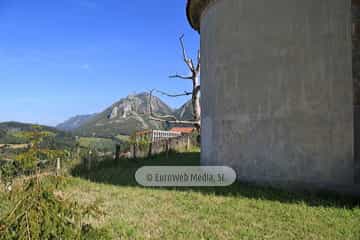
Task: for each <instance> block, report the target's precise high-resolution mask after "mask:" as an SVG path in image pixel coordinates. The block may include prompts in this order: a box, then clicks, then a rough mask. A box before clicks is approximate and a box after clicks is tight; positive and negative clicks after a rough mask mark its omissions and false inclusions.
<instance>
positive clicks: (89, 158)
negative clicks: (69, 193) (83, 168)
mask: <svg viewBox="0 0 360 240" xmlns="http://www.w3.org/2000/svg"><path fill="white" fill-rule="evenodd" d="M91 161H92V151H91V150H90V151H89V157H88V162H87V169H88V170H90V169H91Z"/></svg>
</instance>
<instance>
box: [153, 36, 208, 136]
mask: <svg viewBox="0 0 360 240" xmlns="http://www.w3.org/2000/svg"><path fill="white" fill-rule="evenodd" d="M180 46H181V50H182V57H183V60H184V62H185V64H186V65H187V67H188V68H189V69H190V72H191V75H190V76H182V75H179V74H175V75H172V76H169V77H170V78H180V79H188V80H191V81H192V92H186V91H185V92H184V93H182V94H168V93H165V92H161V91H157V92H159V93H161V94H162V95H166V96H169V97H180V96H189V95H192V98H191V102H192V107H193V120H191V121H183V120H178V119H176V117H175V116H171V115H166V116H156V115H155V114H154V113H153V111H152V106H151V105H152V104H151V103H152V93H153V91H154V90H152V91H151V92H150V119H152V120H155V121H161V122H167V123H174V124H191V125H193V126H195V127H196V128H197V129H198V130H200V119H201V106H200V57H201V56H200V50H199V51H198V53H197V63H196V67H195V66H194V62H193V60H192V59H191V58H190V57H188V55H187V53H186V50H185V44H184V34H183V35H181V37H180Z"/></svg>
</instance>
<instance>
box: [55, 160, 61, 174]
mask: <svg viewBox="0 0 360 240" xmlns="http://www.w3.org/2000/svg"><path fill="white" fill-rule="evenodd" d="M60 172H61V163H60V158H57V159H56V175H57V176H59V175H60Z"/></svg>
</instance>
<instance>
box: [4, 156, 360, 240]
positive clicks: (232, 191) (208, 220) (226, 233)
mask: <svg viewBox="0 0 360 240" xmlns="http://www.w3.org/2000/svg"><path fill="white" fill-rule="evenodd" d="M198 164H199V152H197V151H196V152H192V153H181V154H177V153H171V154H170V155H169V157H168V158H166V156H165V155H162V156H156V157H153V158H151V159H138V160H121V161H119V162H114V161H112V160H109V161H104V162H101V163H99V164H98V165H97V166H96V168H94V169H93V170H91V171H90V172H87V171H85V170H84V169H83V168H82V167H81V166H78V167H77V168H75V169H74V170H73V175H74V176H75V177H73V178H71V181H70V184H69V185H68V186H67V187H66V192H67V194H69V195H71V196H72V197H73V198H75V199H77V200H78V201H79V202H81V203H90V202H95V201H100V202H101V206H102V208H103V210H105V212H106V213H107V214H106V216H105V217H101V218H97V219H96V220H92V221H93V222H92V223H94V225H95V226H97V227H98V228H101V229H106V230H108V231H109V233H110V234H111V237H112V239H276V240H278V239H324V240H328V239H354V240H359V239H360V200H359V199H356V198H350V197H345V196H339V195H335V194H330V193H301V192H298V193H291V192H287V191H282V190H275V189H272V188H268V187H256V186H252V185H248V184H240V183H237V184H234V185H233V186H230V187H226V188H143V187H140V186H138V185H137V184H136V182H135V180H134V175H133V174H134V173H135V171H136V169H138V168H139V167H141V166H144V165H173V166H176V165H198ZM0 200H3V199H1V195H0ZM0 206H1V205H0ZM0 212H1V211H0Z"/></svg>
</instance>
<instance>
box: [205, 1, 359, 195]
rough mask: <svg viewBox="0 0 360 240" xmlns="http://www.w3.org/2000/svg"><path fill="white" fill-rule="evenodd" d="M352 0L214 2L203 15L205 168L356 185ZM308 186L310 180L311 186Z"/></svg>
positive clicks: (254, 177) (275, 179)
mask: <svg viewBox="0 0 360 240" xmlns="http://www.w3.org/2000/svg"><path fill="white" fill-rule="evenodd" d="M350 9H351V1H350V0H326V1H324V0H316V1H314V0H271V1H270V0H218V1H216V2H215V3H214V4H212V5H211V6H210V7H208V8H206V10H205V12H203V14H202V19H201V55H202V72H201V78H202V83H201V84H202V86H201V87H202V98H201V101H202V128H201V131H202V132H201V133H202V156H201V160H202V163H203V164H205V165H229V166H232V167H234V168H235V169H236V171H237V173H238V176H239V178H240V179H242V180H246V181H255V182H265V183H281V184H297V185H301V186H305V187H306V186H319V187H324V188H331V189H340V190H349V191H352V192H356V191H359V190H360V186H359V185H355V164H354V151H353V148H354V120H353V116H354V115H353V81H352V67H351V65H352V64H351V61H352V46H351V45H352V43H351V11H350ZM308 183H310V184H308Z"/></svg>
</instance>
